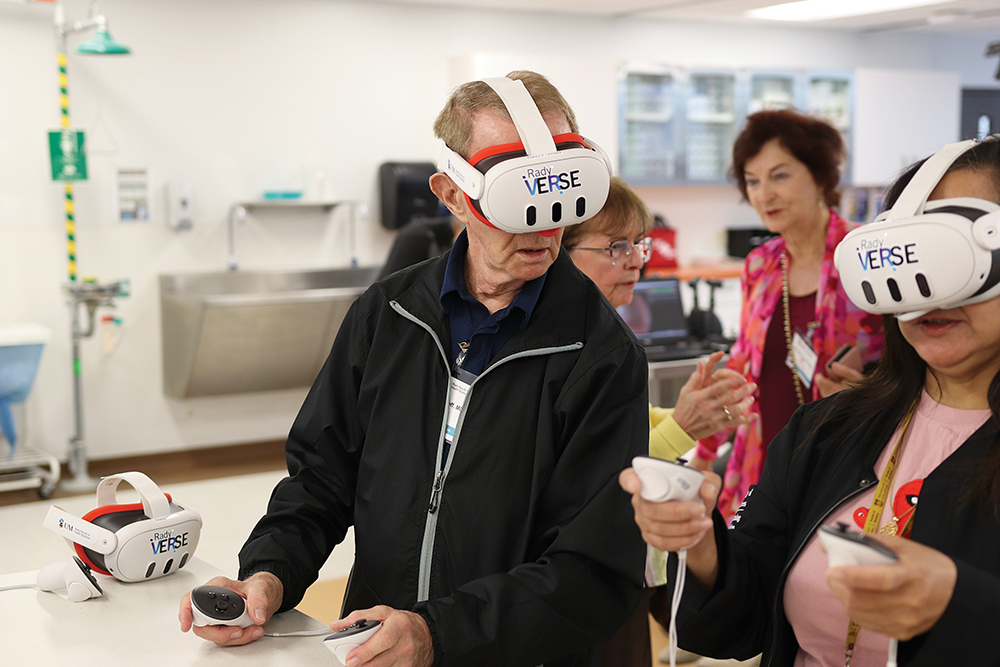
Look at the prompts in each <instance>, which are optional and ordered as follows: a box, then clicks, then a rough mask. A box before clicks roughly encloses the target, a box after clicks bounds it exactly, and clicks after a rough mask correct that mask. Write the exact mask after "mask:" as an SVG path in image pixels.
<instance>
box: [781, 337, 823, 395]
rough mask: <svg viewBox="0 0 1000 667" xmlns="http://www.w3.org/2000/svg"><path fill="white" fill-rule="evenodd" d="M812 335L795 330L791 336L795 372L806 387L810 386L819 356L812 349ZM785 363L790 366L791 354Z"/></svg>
mask: <svg viewBox="0 0 1000 667" xmlns="http://www.w3.org/2000/svg"><path fill="white" fill-rule="evenodd" d="M811 339H812V336H803V335H802V334H801V333H800V332H798V331H796V332H795V335H794V336H793V337H792V351H793V352H794V353H795V369H794V370H795V372H796V373H798V374H799V379H800V380H802V384H804V385H805V386H806V387H810V388H811V387H812V379H813V375H814V374H815V373H816V363H817V362H818V361H819V357H818V356H817V355H816V353H815V352H814V351H813V348H812V343H811V342H810V340H811ZM785 364H786V365H787V366H788V367H789V368H792V355H791V354H789V355H788V357H787V358H786V359H785Z"/></svg>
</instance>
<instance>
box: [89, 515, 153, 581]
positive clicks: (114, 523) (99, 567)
mask: <svg viewBox="0 0 1000 667" xmlns="http://www.w3.org/2000/svg"><path fill="white" fill-rule="evenodd" d="M146 518H147V517H146V513H145V512H144V511H143V510H142V503H133V504H131V505H109V506H105V507H98V508H97V509H93V510H91V511H89V512H87V513H86V514H84V515H83V519H84V520H85V521H89V522H91V523H93V524H95V525H97V526H100V527H101V528H107V529H108V530H110V531H111V532H112V533H116V532H118V530H119V529H120V528H123V527H125V526H127V525H129V524H130V523H135V522H136V521H142V520H144V519H146ZM73 546H74V547H75V548H76V555H77V556H79V557H80V558H81V559H82V560H83V562H85V563H87V564H88V565H89V566H90V567H91V568H93V570H94V571H95V572H100V573H101V574H107V575H111V572H109V571H108V566H107V564H106V563H105V562H104V554H102V553H98V552H97V551H94V550H92V549H88V548H87V547H85V546H83V545H82V544H75V545H73Z"/></svg>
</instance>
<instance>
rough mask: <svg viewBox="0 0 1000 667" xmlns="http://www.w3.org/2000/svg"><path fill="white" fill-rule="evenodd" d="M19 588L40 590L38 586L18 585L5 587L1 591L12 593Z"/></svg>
mask: <svg viewBox="0 0 1000 667" xmlns="http://www.w3.org/2000/svg"><path fill="white" fill-rule="evenodd" d="M17 588H38V584H17V585H16V586H4V587H2V588H0V591H12V590H14V589H17Z"/></svg>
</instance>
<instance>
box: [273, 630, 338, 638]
mask: <svg viewBox="0 0 1000 667" xmlns="http://www.w3.org/2000/svg"><path fill="white" fill-rule="evenodd" d="M329 634H333V630H331V629H330V628H327V629H326V630H302V631H301V632H265V633H264V636H265V637H319V636H320V635H329Z"/></svg>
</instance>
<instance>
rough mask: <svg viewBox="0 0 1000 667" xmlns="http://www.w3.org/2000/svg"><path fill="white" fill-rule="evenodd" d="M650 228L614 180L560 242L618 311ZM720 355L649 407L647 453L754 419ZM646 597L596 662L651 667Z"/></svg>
mask: <svg viewBox="0 0 1000 667" xmlns="http://www.w3.org/2000/svg"><path fill="white" fill-rule="evenodd" d="M652 226H653V218H652V216H651V215H650V213H649V209H648V208H647V207H646V204H645V203H644V202H643V201H642V199H641V198H640V197H639V195H637V194H636V193H635V192H634V191H633V190H632V189H631V188H629V187H628V185H626V184H625V182H624V181H622V180H621V179H620V178H617V177H613V178H612V179H611V189H610V191H609V192H608V200H607V202H606V203H605V204H604V208H602V209H601V212H600V213H598V214H597V215H595V216H594V217H593V218H591V219H590V220H588V221H587V222H584V223H581V224H579V225H573V226H571V227H567V228H566V230H565V231H564V232H563V238H562V245H563V246H564V247H565V248H566V249H567V250H568V251H569V255H570V257H571V258H572V259H573V262H574V263H575V264H576V266H577V268H578V269H580V270H581V271H583V273H585V274H586V275H587V277H589V278H590V279H591V280H592V281H594V284H595V285H597V287H598V289H600V290H601V292H602V293H603V294H604V296H606V297H607V299H608V301H610V302H611V305H612V306H614V307H615V308H618V307H620V306H624V305H627V304H629V303H631V301H632V290H633V288H634V287H635V283H636V281H637V280H639V274H640V270H641V269H642V266H643V264H644V263H645V262H646V260H648V259H649V256H650V253H651V252H652V246H651V243H650V238H649V236H648V234H649V232H650V230H651V229H652ZM722 355H723V353H722V352H717V353H715V354H713V355H712V356H710V357H709V358H708V360H707V361H706V362H699V363H698V368H697V369H696V370H695V372H694V373H692V374H691V377H690V379H688V381H687V383H686V384H685V385H684V387H683V388H682V389H681V392H680V395H679V397H678V399H677V406H676V407H675V408H674V409H672V410H670V409H663V408H659V407H655V406H652V405H650V406H649V418H650V431H649V455H650V456H655V457H657V458H662V459H667V460H671V461H672V460H674V459H676V458H678V457H680V456H682V455H683V454H685V453H686V452H688V451H690V450H691V449H693V448H694V446H695V444H696V439H697V438H704V437H707V436H709V435H712V434H713V433H715V432H716V431H719V430H720V429H723V428H725V427H727V426H732V425H733V424H737V423H744V422H746V421H748V420H750V419H752V416H750V415H748V414H746V413H747V411H748V408H749V407H750V405H751V404H752V402H753V397H752V395H751V394H752V393H753V391H754V389H755V386H754V385H751V384H748V383H747V382H746V380H744V379H743V376H741V375H740V374H739V373H737V372H736V371H732V370H728V369H719V370H713V369H714V368H715V365H716V364H717V363H718V362H719V360H720V359H721V358H722ZM661 569H662V568H661ZM650 596H651V593H650V594H647V595H645V596H643V598H642V601H641V602H640V604H639V607H638V609H637V610H636V612H635V614H634V615H633V617H632V619H631V620H630V621H629V622H628V623H626V624H625V626H624V627H623V628H622V629H621V630H619V632H618V634H616V635H615V636H614V637H613V638H612V639H611V641H609V642H607V643H605V644H604V645H603V646H602V647H601V652H602V664H604V665H608V666H609V667H611V666H614V667H632V666H636V667H639V666H642V667H649V665H650V664H651V660H652V655H651V653H652V651H651V647H650V635H649V613H648V612H649V598H650Z"/></svg>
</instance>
